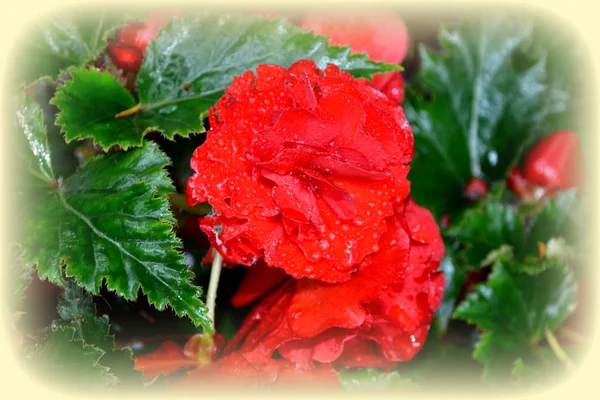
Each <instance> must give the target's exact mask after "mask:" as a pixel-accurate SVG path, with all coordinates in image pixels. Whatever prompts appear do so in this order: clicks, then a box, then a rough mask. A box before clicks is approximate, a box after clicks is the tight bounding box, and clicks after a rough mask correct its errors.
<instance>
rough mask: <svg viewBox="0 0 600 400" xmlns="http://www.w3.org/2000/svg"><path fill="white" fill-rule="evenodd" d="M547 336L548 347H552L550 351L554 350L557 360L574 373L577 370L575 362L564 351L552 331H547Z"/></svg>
mask: <svg viewBox="0 0 600 400" xmlns="http://www.w3.org/2000/svg"><path fill="white" fill-rule="evenodd" d="M545 336H546V340H547V341H548V345H550V349H552V352H553V353H554V355H555V356H556V358H558V359H559V360H560V361H562V362H563V363H564V364H565V365H566V366H567V369H569V370H570V371H573V370H574V369H575V363H573V361H572V360H571V359H570V358H569V356H568V355H567V353H566V352H565V351H564V350H563V348H562V347H561V345H560V343H559V342H558V340H557V339H556V337H555V336H554V334H553V333H552V331H550V329H546V332H545Z"/></svg>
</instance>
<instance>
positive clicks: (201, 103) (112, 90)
mask: <svg viewBox="0 0 600 400" xmlns="http://www.w3.org/2000/svg"><path fill="white" fill-rule="evenodd" d="M327 41H328V38H326V37H325V36H315V35H314V34H313V33H311V32H307V31H304V30H301V29H300V28H297V27H295V26H293V25H291V24H289V23H287V22H285V21H284V20H281V19H276V20H267V19H265V18H263V17H260V16H255V15H215V14H210V13H207V14H203V15H202V16H198V17H195V18H190V19H184V20H174V21H172V22H171V24H169V25H168V26H167V27H165V28H164V29H163V30H162V31H161V33H160V34H159V36H158V37H157V38H156V39H155V40H154V41H152V42H151V43H150V44H149V46H148V48H147V50H146V54H145V56H144V62H143V64H142V67H141V69H140V71H139V74H138V78H137V92H138V95H139V109H138V108H136V109H133V106H134V105H135V103H134V100H133V98H132V97H131V95H130V94H129V93H128V92H127V91H126V90H125V89H124V88H119V84H118V82H117V81H116V79H114V78H112V77H110V75H108V74H101V73H97V72H92V71H89V73H82V71H73V74H74V77H73V78H74V79H73V81H72V82H71V84H70V85H65V86H64V87H63V88H61V89H59V91H58V94H57V96H56V97H57V98H56V99H55V100H54V103H55V104H57V105H58V106H59V107H60V109H61V113H60V116H59V119H58V124H60V125H61V127H62V129H63V131H64V132H65V136H66V138H67V139H68V140H71V139H72V138H76V137H78V138H81V137H86V138H87V137H93V138H94V141H95V142H96V143H98V144H100V145H101V146H102V147H104V148H107V147H109V146H111V145H117V144H118V145H121V146H123V147H125V148H127V147H129V146H139V145H140V144H141V142H142V138H143V136H144V135H145V134H146V133H147V132H149V131H153V130H157V131H160V132H162V133H163V135H164V136H165V137H167V138H169V139H173V138H174V137H175V136H176V135H182V136H188V135H189V134H190V133H193V132H203V130H204V128H203V125H202V116H203V115H204V114H205V113H206V112H207V110H208V109H209V108H210V107H211V106H212V105H214V104H215V102H216V101H217V100H218V99H219V98H220V97H221V96H222V95H223V92H224V90H225V88H226V87H227V86H229V85H230V84H231V82H232V80H233V78H234V77H236V76H239V75H241V74H242V73H244V72H245V71H250V70H254V69H255V68H256V67H257V66H258V65H259V64H279V65H283V66H285V67H288V66H290V65H291V64H292V63H294V62H295V61H297V60H301V59H310V60H315V62H317V65H318V66H319V67H321V68H323V67H325V66H326V65H327V63H332V64H336V65H338V66H339V67H340V68H341V69H343V70H346V71H348V72H350V73H351V74H353V75H355V76H357V77H369V76H371V75H372V74H374V73H380V72H386V71H392V70H399V69H400V66H398V65H390V64H384V63H380V62H375V61H371V60H369V59H368V57H367V56H366V55H365V54H350V48H349V47H335V46H329V45H327ZM113 97H114V99H113ZM129 109H132V110H131V115H129V116H124V117H120V118H115V115H116V114H117V113H119V112H122V111H126V110H129Z"/></svg>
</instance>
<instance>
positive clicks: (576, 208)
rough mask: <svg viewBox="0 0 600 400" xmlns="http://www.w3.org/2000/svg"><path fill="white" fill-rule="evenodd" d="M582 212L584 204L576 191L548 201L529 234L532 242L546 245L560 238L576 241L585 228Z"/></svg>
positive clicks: (560, 194) (559, 195)
mask: <svg viewBox="0 0 600 400" xmlns="http://www.w3.org/2000/svg"><path fill="white" fill-rule="evenodd" d="M582 212H583V209H582V202H581V200H580V198H579V196H578V195H577V190H576V189H570V190H566V191H563V192H560V193H558V194H557V195H556V197H555V198H553V199H549V200H546V202H545V203H544V207H543V208H542V210H541V212H539V213H538V215H537V217H535V219H534V221H533V223H532V226H531V228H530V230H529V234H528V237H529V238H530V242H531V243H532V244H534V243H537V242H544V243H545V242H547V241H548V240H550V239H551V238H553V237H559V236H563V237H566V238H568V239H571V240H569V241H575V240H574V237H575V235H577V233H578V232H577V231H578V230H580V229H581V228H583V224H582Z"/></svg>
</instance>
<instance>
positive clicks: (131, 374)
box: [57, 280, 141, 382]
mask: <svg viewBox="0 0 600 400" xmlns="http://www.w3.org/2000/svg"><path fill="white" fill-rule="evenodd" d="M58 314H59V315H60V317H61V318H62V319H63V320H65V322H63V324H66V325H67V326H69V327H72V328H74V329H75V335H74V338H76V339H77V340H80V341H82V342H84V343H85V344H87V345H93V346H95V347H97V348H99V349H101V350H102V351H103V353H104V354H103V355H102V358H101V359H100V361H99V362H100V364H102V365H103V366H106V367H108V368H109V369H110V372H111V373H112V374H114V375H115V376H116V377H117V378H118V379H119V381H120V382H123V381H126V382H130V381H135V380H137V381H139V382H141V373H140V372H138V371H135V370H134V369H133V368H134V362H133V359H132V352H131V350H129V349H117V348H115V340H114V337H113V336H112V335H110V327H109V322H108V316H106V315H104V316H102V317H97V316H96V307H95V306H94V304H93V299H92V296H91V295H90V294H89V293H87V292H85V291H84V290H82V289H81V288H80V287H79V286H78V285H77V283H76V282H75V281H73V280H70V281H69V282H68V283H67V285H66V286H65V291H64V294H63V296H62V298H61V300H60V302H59V304H58ZM67 321H68V322H67ZM57 324H58V323H57Z"/></svg>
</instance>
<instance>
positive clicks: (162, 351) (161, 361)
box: [134, 340, 199, 380]
mask: <svg viewBox="0 0 600 400" xmlns="http://www.w3.org/2000/svg"><path fill="white" fill-rule="evenodd" d="M198 365H199V363H198V361H195V360H192V359H190V358H188V357H186V356H185V355H184V353H183V348H182V347H181V346H180V345H179V344H177V343H175V342H172V341H168V340H167V341H165V342H164V343H163V344H162V345H161V346H160V347H159V348H158V349H157V350H156V351H154V352H152V353H149V354H144V355H141V356H137V357H136V358H135V366H134V369H136V370H138V371H142V372H143V375H144V379H149V380H151V379H154V378H155V377H156V376H158V375H159V374H163V375H170V374H172V373H174V372H177V371H179V370H180V369H183V368H187V367H197V366H198Z"/></svg>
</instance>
